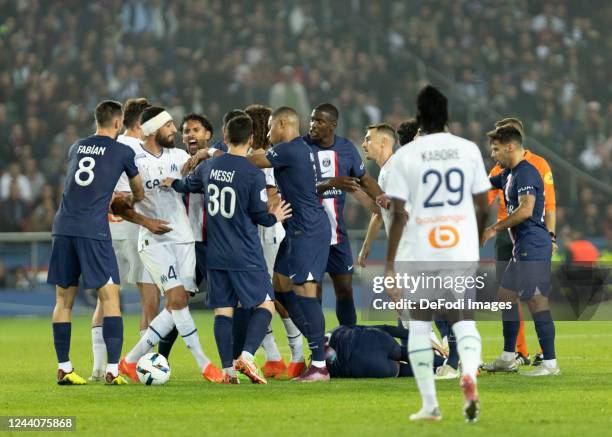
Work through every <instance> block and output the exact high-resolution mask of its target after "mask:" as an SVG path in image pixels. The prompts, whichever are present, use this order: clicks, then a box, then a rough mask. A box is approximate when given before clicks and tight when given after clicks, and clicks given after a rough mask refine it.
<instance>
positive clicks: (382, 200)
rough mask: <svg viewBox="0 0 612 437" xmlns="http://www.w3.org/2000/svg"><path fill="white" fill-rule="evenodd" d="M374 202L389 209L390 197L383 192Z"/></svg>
mask: <svg viewBox="0 0 612 437" xmlns="http://www.w3.org/2000/svg"><path fill="white" fill-rule="evenodd" d="M376 204H377V205H378V206H380V207H381V208H384V209H389V208H391V199H389V198H388V197H387V195H386V194H384V193H383V194H381V195H380V196H378V197H377V198H376Z"/></svg>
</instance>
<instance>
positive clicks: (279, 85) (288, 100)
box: [270, 65, 311, 120]
mask: <svg viewBox="0 0 612 437" xmlns="http://www.w3.org/2000/svg"><path fill="white" fill-rule="evenodd" d="M280 75H281V77H280V80H279V81H278V82H276V83H275V84H274V85H272V88H271V89H270V106H271V107H272V108H278V107H280V106H289V107H291V108H294V109H295V110H296V111H297V112H298V114H300V115H301V116H302V119H303V120H306V119H307V118H309V117H310V111H311V108H310V104H309V103H308V98H307V97H306V89H305V88H304V85H303V84H302V83H301V82H299V81H298V80H296V78H295V70H294V69H293V67H291V66H290V65H285V66H284V67H283V68H281V70H280Z"/></svg>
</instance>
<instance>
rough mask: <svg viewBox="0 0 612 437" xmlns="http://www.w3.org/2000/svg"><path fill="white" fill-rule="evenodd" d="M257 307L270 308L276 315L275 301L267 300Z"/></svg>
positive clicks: (271, 312)
mask: <svg viewBox="0 0 612 437" xmlns="http://www.w3.org/2000/svg"><path fill="white" fill-rule="evenodd" d="M257 308H263V309H265V310H268V311H269V312H270V314H271V315H272V316H274V309H275V308H274V301H272V300H266V301H264V302H263V303H262V304H260V305H258V306H257Z"/></svg>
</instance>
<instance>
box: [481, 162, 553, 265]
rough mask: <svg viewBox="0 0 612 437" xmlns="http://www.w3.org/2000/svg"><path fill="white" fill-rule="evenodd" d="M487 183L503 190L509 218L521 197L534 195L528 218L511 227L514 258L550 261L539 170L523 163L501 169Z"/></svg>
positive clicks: (548, 238) (527, 163)
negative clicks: (531, 209) (489, 182)
mask: <svg viewBox="0 0 612 437" xmlns="http://www.w3.org/2000/svg"><path fill="white" fill-rule="evenodd" d="M489 180H490V181H491V185H493V187H495V188H499V189H502V190H503V192H504V200H505V202H506V211H507V212H508V215H510V214H512V213H513V212H514V210H515V209H516V208H518V206H519V197H520V196H522V195H525V194H530V195H533V196H535V205H534V207H533V213H532V214H531V217H529V218H528V219H527V220H524V221H523V222H521V223H519V224H518V225H516V226H514V227H512V228H510V235H511V237H512V241H513V243H514V249H513V256H514V257H515V258H518V259H524V260H544V259H550V257H551V256H552V241H551V238H550V235H549V234H548V230H547V229H546V226H545V225H544V182H543V181H542V177H541V176H540V173H538V170H537V169H536V168H535V167H534V166H533V165H531V164H530V163H529V162H527V161H526V160H523V161H521V162H519V163H518V165H517V166H515V167H514V168H513V169H504V171H502V172H501V173H499V174H498V175H497V176H493V177H491V178H489Z"/></svg>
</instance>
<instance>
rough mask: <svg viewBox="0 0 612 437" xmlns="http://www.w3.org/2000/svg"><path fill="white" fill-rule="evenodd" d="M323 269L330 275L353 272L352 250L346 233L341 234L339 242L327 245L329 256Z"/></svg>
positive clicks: (350, 273)
mask: <svg viewBox="0 0 612 437" xmlns="http://www.w3.org/2000/svg"><path fill="white" fill-rule="evenodd" d="M325 271H326V272H327V273H329V274H330V275H352V274H353V252H352V251H351V243H350V242H349V238H348V236H347V235H346V234H342V239H341V240H340V243H338V244H334V245H333V246H330V247H329V258H328V260H327V268H326V269H325Z"/></svg>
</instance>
